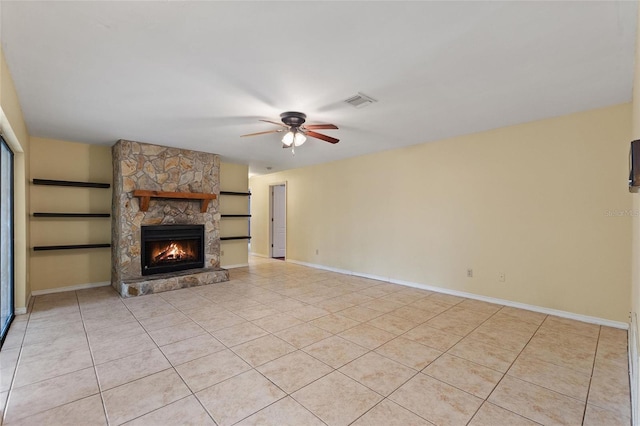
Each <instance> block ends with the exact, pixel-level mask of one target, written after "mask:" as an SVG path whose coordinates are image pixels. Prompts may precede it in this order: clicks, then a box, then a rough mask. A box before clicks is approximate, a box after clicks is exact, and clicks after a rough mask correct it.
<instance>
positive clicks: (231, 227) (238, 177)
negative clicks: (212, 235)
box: [220, 163, 249, 268]
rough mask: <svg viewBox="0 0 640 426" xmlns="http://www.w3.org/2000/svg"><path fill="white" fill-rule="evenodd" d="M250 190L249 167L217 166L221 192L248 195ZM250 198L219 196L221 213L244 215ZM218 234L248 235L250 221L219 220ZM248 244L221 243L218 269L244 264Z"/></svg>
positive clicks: (239, 219)
mask: <svg viewBox="0 0 640 426" xmlns="http://www.w3.org/2000/svg"><path fill="white" fill-rule="evenodd" d="M248 190H249V167H248V166H247V165H244V164H231V163H220V191H233V192H247V191H248ZM248 212H249V197H240V196H231V195H221V196H220V213H221V214H247V213H248ZM220 235H221V236H223V237H226V236H238V235H249V221H248V220H247V219H246V218H221V219H220ZM247 243H248V241H247V240H226V241H220V250H221V256H220V266H221V267H223V268H225V267H234V266H241V265H247V263H248V251H249V250H248V244H247Z"/></svg>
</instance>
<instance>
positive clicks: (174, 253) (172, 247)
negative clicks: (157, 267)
mask: <svg viewBox="0 0 640 426" xmlns="http://www.w3.org/2000/svg"><path fill="white" fill-rule="evenodd" d="M186 257H189V255H188V253H187V252H186V251H184V250H183V249H182V248H181V247H180V246H179V245H178V244H176V243H174V242H172V243H171V244H169V245H168V246H167V247H166V248H165V249H164V250H163V251H161V252H160V254H158V255H157V256H155V257H154V258H153V260H154V261H155V262H163V261H171V260H182V259H184V258H186Z"/></svg>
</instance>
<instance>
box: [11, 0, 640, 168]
mask: <svg viewBox="0 0 640 426" xmlns="http://www.w3.org/2000/svg"><path fill="white" fill-rule="evenodd" d="M0 7H1V10H0V12H1V20H2V21H1V24H2V25H1V27H0V28H1V30H0V36H1V41H2V46H3V48H4V52H5V56H6V59H7V63H8V65H9V69H10V71H11V74H12V76H13V78H14V80H15V84H16V87H17V90H18V94H19V97H20V101H21V105H22V108H23V112H24V116H25V120H26V123H27V126H28V129H29V132H30V134H31V135H32V136H39V137H47V138H54V139H62V140H70V141H79V142H89V143H95V144H109V145H111V144H113V143H114V142H115V141H116V140H118V139H121V138H124V139H131V140H138V141H143V142H149V143H155V144H160V145H169V146H177V147H184V148H188V149H195V150H200V151H207V152H214V153H218V154H221V155H222V156H223V160H226V161H231V162H240V163H246V164H249V165H250V166H251V171H252V172H253V173H265V172H267V169H266V167H267V166H269V167H272V171H276V170H282V169H288V168H295V167H300V166H306V165H310V164H316V163H321V162H326V161H331V160H337V159H341V158H347V157H353V156H357V155H362V154H366V153H370V152H375V151H381V150H387V149H393V148H396V147H401V146H406V145H414V144H418V143H422V142H428V141H434V140H439V139H443V138H447V137H451V136H456V135H461V134H467V133H472V132H477V131H481V130H486V129H491V128H496V127H502V126H506V125H512V124H517V123H522V122H527V121H532V120H537V119H542V118H546V117H552V116H557V115H562V114H567V113H571V112H576V111H583V110H588V109H592V108H597V107H602V106H608V105H613V104H617V103H621V102H628V101H630V100H631V92H632V80H633V60H634V46H635V32H636V16H637V14H636V10H637V9H636V8H637V2H635V1H630V2H619V1H603V2H577V1H573V2H543V1H540V2H497V1H491V2H401V1H392V2H377V1H372V2H364V1H360V2H353V1H350V2H329V1H322V2H309V1H305V2H269V1H260V2H218V1H215V2H213V1H210V2H206V1H205V2H189V1H176V2H172V1H162V2H149V1H143V2H90V1H71V2H68V1H45V2H37V1H34V2H28V1H19V2H13V1H6V0H2V3H1V6H0ZM359 91H360V92H363V93H365V94H367V95H369V96H371V97H373V98H375V99H377V100H379V102H378V103H376V104H373V105H370V106H368V107H366V108H362V109H356V108H354V107H352V106H350V105H347V104H344V103H342V101H343V100H344V99H346V98H348V97H350V96H352V95H354V94H356V92H359ZM289 110H293V111H302V112H305V113H307V115H308V117H309V118H308V122H309V123H322V122H329V123H334V124H336V125H338V127H340V130H327V131H324V133H326V134H328V135H331V136H334V137H338V138H340V140H341V141H340V143H338V144H337V145H331V144H328V143H326V142H322V141H318V140H314V139H310V140H309V142H307V143H306V144H305V145H304V146H302V147H300V148H299V149H298V150H296V155H295V157H294V156H292V155H291V153H290V152H289V151H285V150H282V149H281V148H280V146H281V144H280V143H279V138H280V135H278V134H270V135H264V136H256V137H251V138H240V137H239V135H241V134H244V133H251V132H259V131H262V130H270V129H272V128H275V126H271V125H270V124H267V123H260V122H258V121H257V120H258V119H259V118H264V119H275V120H278V115H279V114H280V113H281V112H283V111H289Z"/></svg>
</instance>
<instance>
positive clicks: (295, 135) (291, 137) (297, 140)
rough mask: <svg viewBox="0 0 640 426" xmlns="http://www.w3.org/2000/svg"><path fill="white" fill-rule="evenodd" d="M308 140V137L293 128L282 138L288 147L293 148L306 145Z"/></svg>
mask: <svg viewBox="0 0 640 426" xmlns="http://www.w3.org/2000/svg"><path fill="white" fill-rule="evenodd" d="M306 140H307V137H306V136H305V135H304V134H303V133H302V132H300V131H298V129H296V128H292V129H291V130H289V131H288V132H287V133H285V135H284V136H283V137H282V143H283V144H285V145H286V146H291V145H292V144H293V146H300V145H302V144H303V143H305V142H306Z"/></svg>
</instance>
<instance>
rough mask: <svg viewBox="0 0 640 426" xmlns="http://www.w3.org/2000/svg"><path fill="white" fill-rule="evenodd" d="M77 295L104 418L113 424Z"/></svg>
mask: <svg viewBox="0 0 640 426" xmlns="http://www.w3.org/2000/svg"><path fill="white" fill-rule="evenodd" d="M74 293H75V295H76V300H77V303H78V310H79V311H80V320H81V321H82V329H83V330H84V336H85V338H86V339H87V346H88V347H89V355H90V356H91V364H92V367H93V374H94V375H95V377H96V385H97V386H98V394H99V395H100V402H101V403H102V412H103V413H104V418H105V420H106V421H107V425H109V424H111V422H110V421H109V416H108V415H107V406H106V404H105V402H104V395H103V393H102V385H101V384H100V379H99V378H98V369H97V367H96V360H95V358H94V356H93V349H91V340H90V339H89V333H88V332H87V327H86V325H85V323H84V315H83V313H82V306H81V305H80V299H79V298H78V292H77V291H75V292H74Z"/></svg>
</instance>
